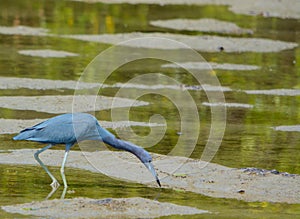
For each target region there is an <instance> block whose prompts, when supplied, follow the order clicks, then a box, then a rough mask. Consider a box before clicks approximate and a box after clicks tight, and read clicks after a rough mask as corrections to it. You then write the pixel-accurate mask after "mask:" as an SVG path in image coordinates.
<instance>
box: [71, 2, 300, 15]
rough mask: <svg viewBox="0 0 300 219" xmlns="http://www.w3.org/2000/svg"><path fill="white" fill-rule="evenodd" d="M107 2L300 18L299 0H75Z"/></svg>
mask: <svg viewBox="0 0 300 219" xmlns="http://www.w3.org/2000/svg"><path fill="white" fill-rule="evenodd" d="M73 1H83V2H88V3H93V2H103V3H106V4H121V3H126V4H158V5H227V6H229V10H231V11H232V12H234V13H237V14H246V15H260V16H264V17H280V18H295V19H299V18H300V13H299V8H300V2H299V1H298V0H280V1H277V0H269V1H265V0H251V1H244V0H164V1H163V2H162V1H161V0H73Z"/></svg>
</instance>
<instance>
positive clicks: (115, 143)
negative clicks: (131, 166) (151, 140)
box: [102, 136, 144, 159]
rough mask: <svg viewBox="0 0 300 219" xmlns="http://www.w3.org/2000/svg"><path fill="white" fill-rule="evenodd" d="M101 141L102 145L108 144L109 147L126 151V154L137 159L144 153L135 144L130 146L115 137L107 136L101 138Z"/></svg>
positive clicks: (128, 143)
mask: <svg viewBox="0 0 300 219" xmlns="http://www.w3.org/2000/svg"><path fill="white" fill-rule="evenodd" d="M102 140H103V142H104V143H106V144H109V145H110V146H112V147H114V148H116V149H119V150H124V151H128V152H130V153H132V154H134V155H135V156H137V157H138V158H139V159H141V155H142V153H143V151H144V149H143V148H141V147H139V146H137V145H135V144H132V143H130V142H127V141H123V140H120V139H117V138H116V137H112V136H108V137H105V138H103V139H102Z"/></svg>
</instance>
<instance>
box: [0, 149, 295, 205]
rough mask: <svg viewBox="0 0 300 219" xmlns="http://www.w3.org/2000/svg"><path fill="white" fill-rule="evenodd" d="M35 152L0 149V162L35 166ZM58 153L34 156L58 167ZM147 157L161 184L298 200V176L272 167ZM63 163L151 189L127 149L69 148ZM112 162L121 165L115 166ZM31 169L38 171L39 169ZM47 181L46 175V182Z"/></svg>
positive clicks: (242, 196) (150, 179)
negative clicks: (256, 168) (257, 168)
mask: <svg viewBox="0 0 300 219" xmlns="http://www.w3.org/2000/svg"><path fill="white" fill-rule="evenodd" d="M35 151H36V150H31V149H21V150H11V151H1V153H0V163H1V164H13V165H17V164H20V165H24V164H30V165H38V163H37V162H36V161H35V160H34V157H33V154H34V152H35ZM63 155H64V151H63V150H48V151H46V152H44V153H42V154H41V156H40V157H41V159H42V160H43V162H44V163H45V164H46V165H50V166H60V165H61V162H62V159H63ZM99 158H101V159H99ZM153 160H154V166H155V168H156V170H157V172H158V175H159V178H160V180H161V184H162V187H163V188H172V189H179V190H185V191H191V192H195V193H199V194H203V195H207V196H211V197H218V198H234V199H238V200H244V201H249V202H255V201H261V202H262V201H266V202H283V203H290V204H292V203H300V175H296V174H273V173H272V171H264V173H265V174H263V175H262V174H255V173H253V172H251V171H250V172H249V171H245V169H236V168H228V167H225V166H221V165H218V164H213V163H206V162H204V161H200V160H195V159H189V158H184V157H176V156H165V155H158V154H153ZM66 166H67V167H73V168H79V169H83V170H89V171H92V172H101V173H103V174H106V175H107V176H110V177H114V178H117V179H121V180H126V181H127V180H129V181H134V182H138V183H143V184H145V185H148V186H151V187H156V188H157V184H156V182H155V181H153V176H152V175H151V173H150V172H149V171H148V170H147V169H146V168H145V167H144V166H143V164H142V163H140V162H139V161H138V160H137V158H136V157H135V156H134V155H132V154H130V153H127V152H112V151H97V152H80V151H71V152H70V155H69V158H68V161H67V165H66ZM116 166H120V167H122V168H115V167H116ZM37 168H40V169H41V170H42V168H41V167H37ZM66 172H68V168H67V169H66ZM44 174H46V173H44ZM50 181H51V180H50V178H49V184H50ZM69 184H72V183H71V182H69Z"/></svg>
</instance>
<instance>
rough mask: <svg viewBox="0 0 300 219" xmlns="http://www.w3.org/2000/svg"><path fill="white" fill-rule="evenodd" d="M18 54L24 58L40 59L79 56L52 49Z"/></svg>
mask: <svg viewBox="0 0 300 219" xmlns="http://www.w3.org/2000/svg"><path fill="white" fill-rule="evenodd" d="M18 53H19V54H21V55H26V56H36V57H41V58H66V57H74V56H79V54H76V53H72V52H66V51H61V50H52V49H35V50H19V51H18Z"/></svg>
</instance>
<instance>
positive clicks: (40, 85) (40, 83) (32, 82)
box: [0, 77, 104, 90]
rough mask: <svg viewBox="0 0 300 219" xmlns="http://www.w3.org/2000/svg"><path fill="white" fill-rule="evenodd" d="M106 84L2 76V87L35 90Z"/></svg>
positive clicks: (86, 87) (91, 87)
mask: <svg viewBox="0 0 300 219" xmlns="http://www.w3.org/2000/svg"><path fill="white" fill-rule="evenodd" d="M102 86H104V85H103V84H100V83H87V82H80V83H78V81H72V80H50V79H39V78H17V77H0V89H20V88H27V89H35V90H49V89H53V90H57V89H71V90H75V89H99V88H100V87H102Z"/></svg>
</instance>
